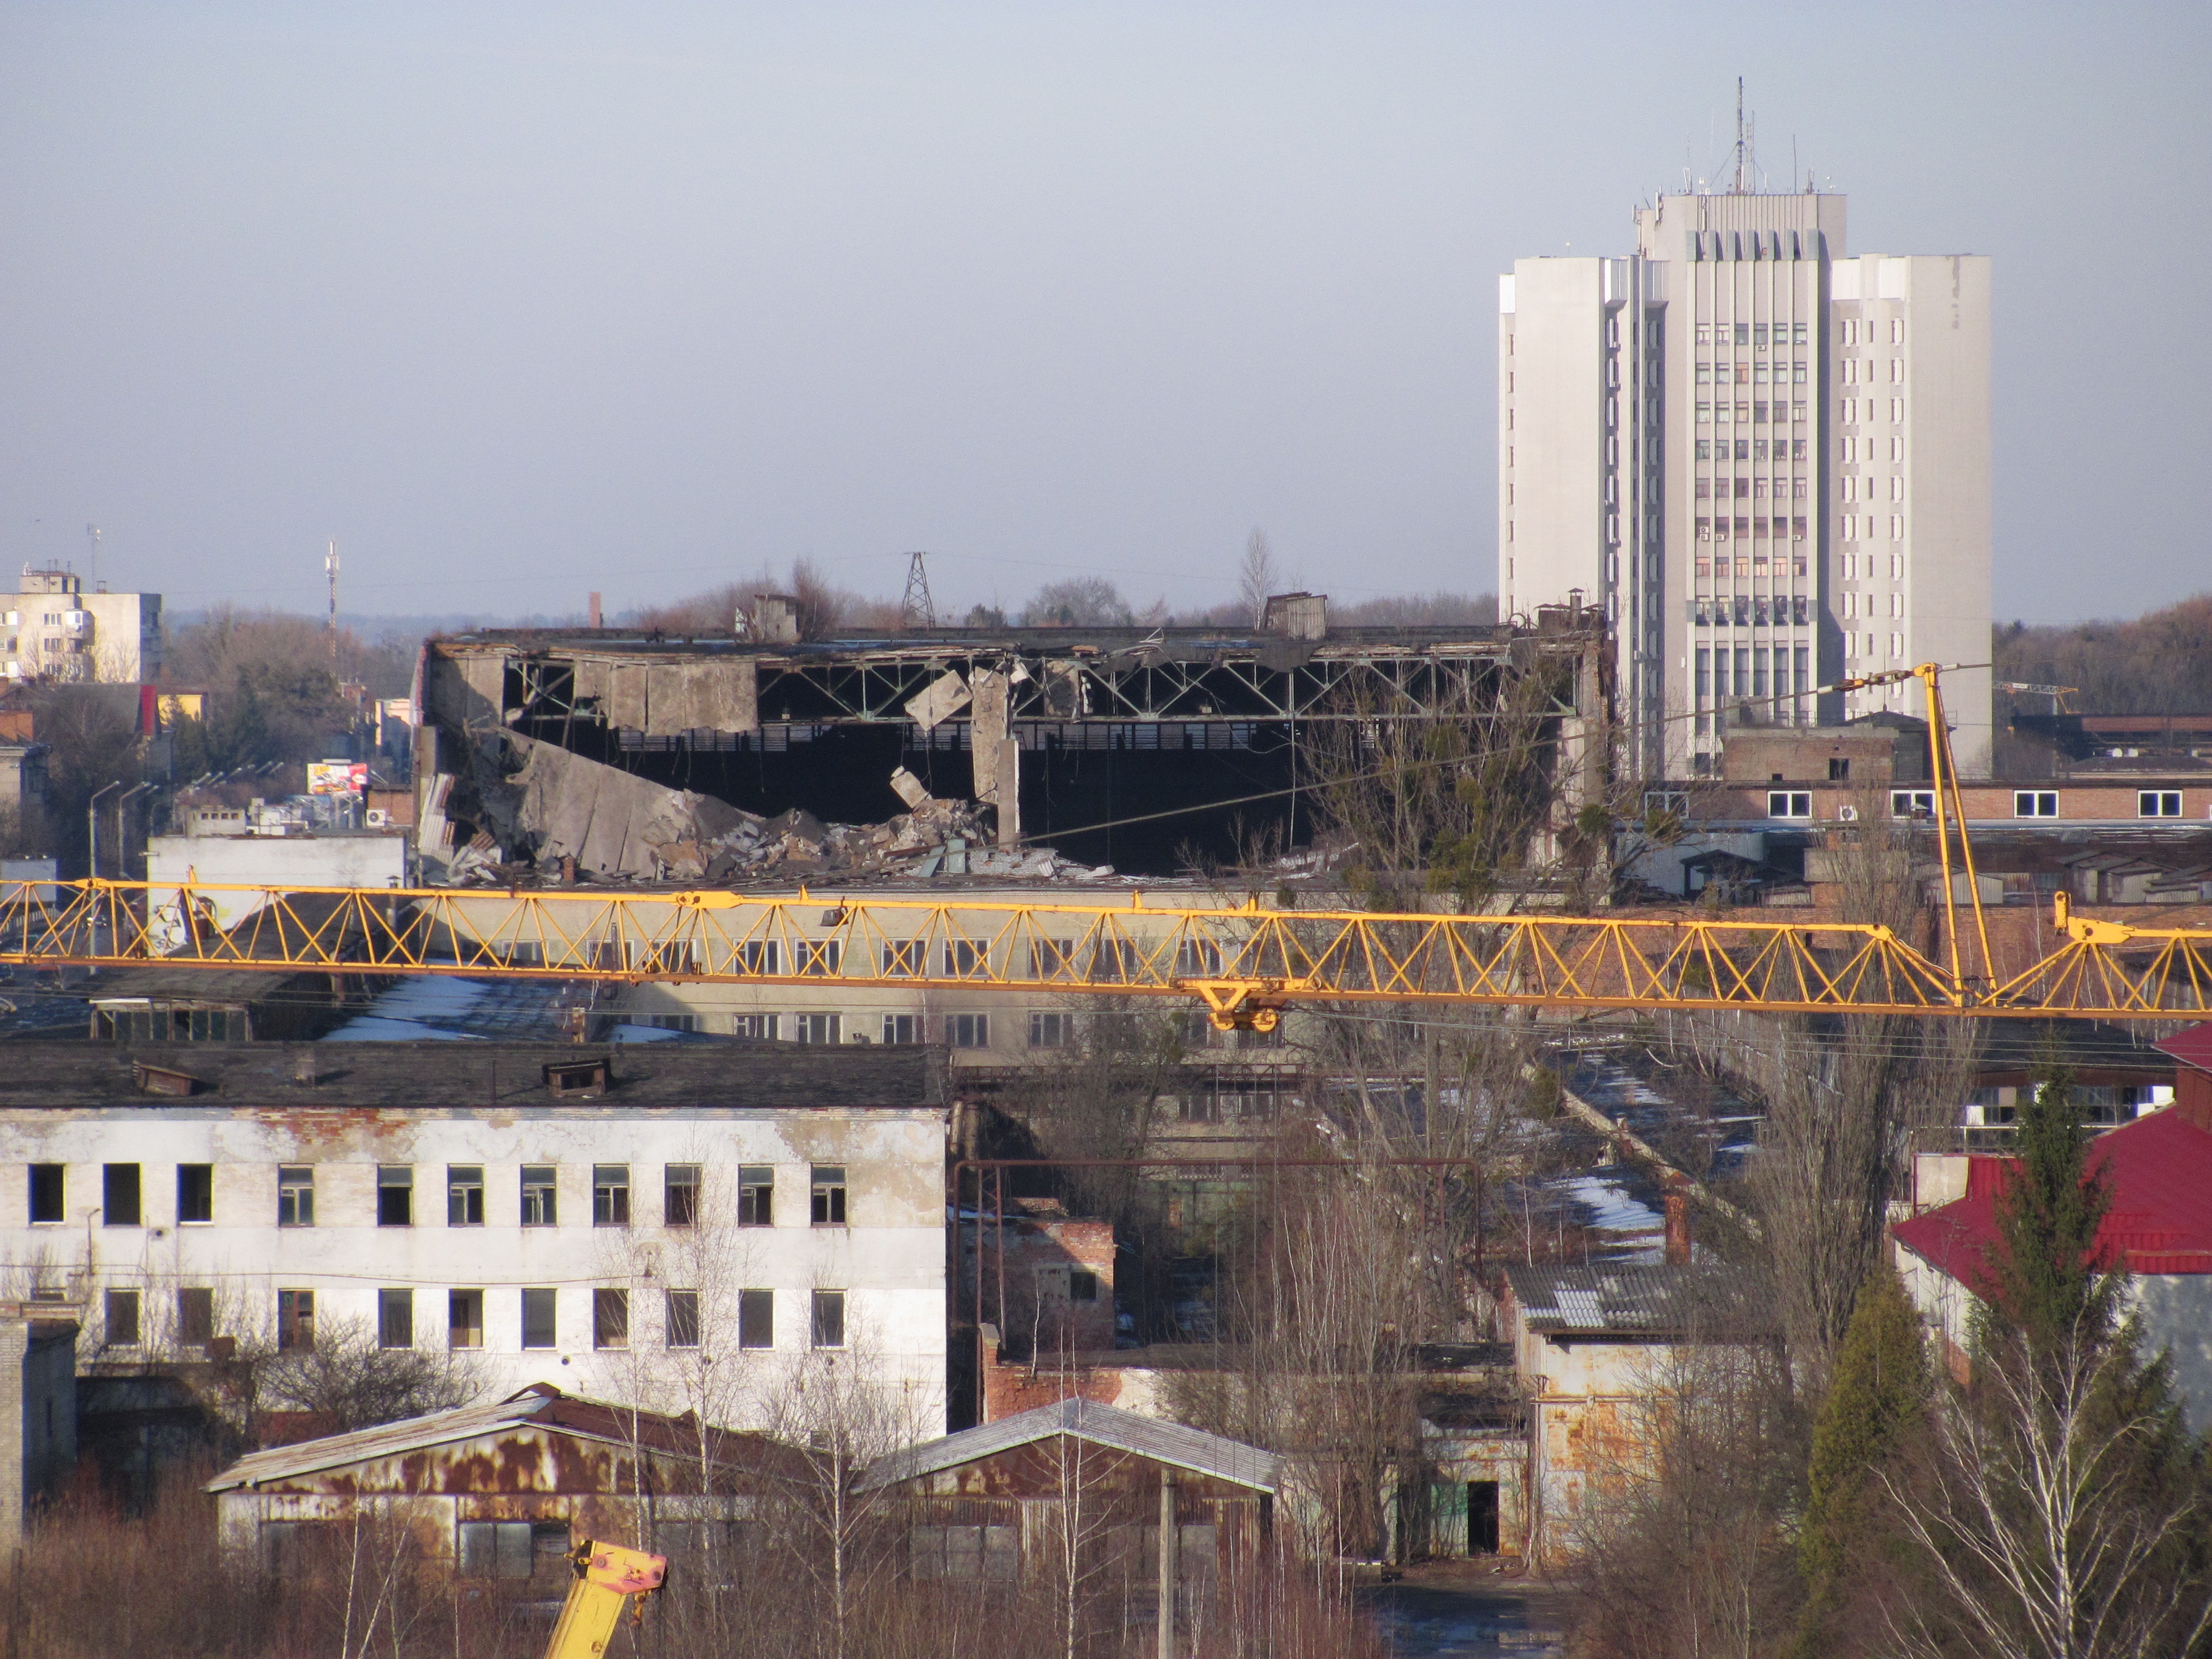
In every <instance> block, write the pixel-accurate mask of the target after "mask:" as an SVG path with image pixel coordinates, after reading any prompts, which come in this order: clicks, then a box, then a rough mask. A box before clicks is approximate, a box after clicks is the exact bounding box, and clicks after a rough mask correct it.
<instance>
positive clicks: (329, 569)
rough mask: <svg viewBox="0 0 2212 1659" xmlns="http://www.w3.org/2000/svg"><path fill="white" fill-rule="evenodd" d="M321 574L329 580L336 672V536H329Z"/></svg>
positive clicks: (332, 657) (333, 663)
mask: <svg viewBox="0 0 2212 1659" xmlns="http://www.w3.org/2000/svg"><path fill="white" fill-rule="evenodd" d="M323 574H325V575H326V576H328V577H329V578H330V580H331V674H332V675H333V676H335V675H336V674H337V671H338V538H337V537H335V536H333V537H331V550H330V551H329V552H328V553H326V554H325V555H324V556H323Z"/></svg>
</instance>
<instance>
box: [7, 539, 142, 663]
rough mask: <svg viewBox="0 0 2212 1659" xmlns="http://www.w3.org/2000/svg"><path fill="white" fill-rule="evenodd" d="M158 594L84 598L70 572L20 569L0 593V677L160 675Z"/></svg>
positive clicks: (76, 577) (100, 593) (95, 594)
mask: <svg viewBox="0 0 2212 1659" xmlns="http://www.w3.org/2000/svg"><path fill="white" fill-rule="evenodd" d="M160 671H161V595H160V594H159V593H110V592H107V591H106V589H105V588H101V589H98V590H96V591H94V592H90V593H88V592H85V591H84V579H83V578H82V576H79V575H76V574H75V573H73V572H71V571H67V570H58V569H53V568H47V569H45V570H33V569H32V568H30V567H29V566H25V567H24V568H23V574H22V577H21V580H19V581H18V582H17V583H16V586H15V592H12V593H6V592H0V674H4V675H5V676H6V678H9V679H11V680H28V679H42V678H43V679H55V680H93V681H98V682H100V683H102V684H109V685H143V684H148V683H149V681H151V680H152V679H153V678H155V675H157V674H158V673H159V672H160Z"/></svg>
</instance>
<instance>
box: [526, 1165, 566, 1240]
mask: <svg viewBox="0 0 2212 1659" xmlns="http://www.w3.org/2000/svg"><path fill="white" fill-rule="evenodd" d="M553 1172H554V1166H553V1165H552V1164H524V1165H523V1166H522V1225H524V1226H526V1227H555V1226H558V1225H560V1219H561V1206H560V1200H559V1196H558V1194H556V1191H555V1188H554V1182H553Z"/></svg>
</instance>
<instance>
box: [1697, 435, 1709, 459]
mask: <svg viewBox="0 0 2212 1659" xmlns="http://www.w3.org/2000/svg"><path fill="white" fill-rule="evenodd" d="M1697 444H1698V454H1697V459H1699V460H1701V461H1710V460H1711V459H1712V458H1713V441H1712V440H1711V438H1700V439H1699V440H1698V441H1697Z"/></svg>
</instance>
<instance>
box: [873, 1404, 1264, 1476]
mask: <svg viewBox="0 0 2212 1659" xmlns="http://www.w3.org/2000/svg"><path fill="white" fill-rule="evenodd" d="M1061 1434H1067V1435H1073V1436H1074V1437H1076V1438H1078V1439H1079V1440H1085V1441H1088V1442H1089V1443H1091V1444H1092V1445H1094V1446H1104V1447H1107V1448H1109V1449H1112V1450H1115V1451H1125V1452H1129V1453H1132V1454H1133V1455H1136V1456H1139V1457H1146V1458H1150V1459H1151V1460H1152V1462H1156V1463H1166V1464H1169V1465H1170V1466H1172V1467H1174V1468H1179V1469H1188V1470H1189V1471H1190V1472H1191V1473H1192V1474H1205V1475H1211V1476H1212V1477H1213V1478H1214V1479H1215V1480H1226V1481H1229V1482H1231V1484H1233V1485H1236V1486H1249V1487H1251V1488H1252V1489H1253V1490H1254V1491H1255V1492H1273V1491H1274V1490H1275V1485H1276V1479H1277V1472H1278V1469H1279V1466H1280V1463H1281V1461H1282V1460H1281V1459H1279V1458H1278V1457H1277V1456H1276V1455H1275V1454H1274V1453H1273V1452H1269V1451H1262V1450H1261V1449H1260V1448H1259V1447H1257V1446H1248V1445H1246V1444H1245V1443H1243V1441H1241V1440H1229V1439H1225V1438H1224V1437H1221V1436H1220V1435H1218V1434H1207V1433H1206V1431H1203V1430H1201V1429H1192V1428H1186V1427H1184V1426H1183V1425H1182V1424H1180V1423H1169V1422H1165V1421H1164V1420H1162V1419H1159V1418H1157V1417H1142V1416H1139V1414H1138V1413H1135V1412H1126V1411H1123V1410H1121V1408H1120V1407H1115V1406H1102V1405H1100V1404H1099V1403H1098V1402H1097V1401H1092V1400H1083V1399H1071V1400H1063V1401H1060V1402H1059V1403H1058V1404H1056V1405H1051V1406H1039V1407H1036V1408H1035V1409H1034V1410H1031V1411H1025V1412H1018V1413H1015V1414H1014V1415H1013V1416H1012V1417H1003V1418H1000V1419H999V1420H998V1421H997V1422H995V1423H986V1424H984V1425H982V1426H981V1427H980V1428H974V1429H963V1431H961V1432H960V1433H958V1434H951V1435H947V1436H945V1438H944V1439H942V1440H932V1441H929V1442H927V1443H925V1444H923V1445H920V1446H909V1447H908V1448H907V1449H905V1450H903V1451H896V1452H893V1453H891V1454H890V1455H889V1456H886V1457H879V1458H878V1459H877V1460H876V1461H875V1462H873V1463H871V1464H870V1465H869V1466H868V1468H867V1472H866V1474H863V1475H862V1476H861V1477H860V1486H861V1489H862V1490H863V1491H869V1490H872V1489H874V1488H876V1487H878V1486H896V1485H897V1484H898V1483H899V1482H901V1481H902V1480H915V1479H918V1478H919V1477H921V1476H922V1475H925V1474H937V1473H938V1472H939V1470H943V1469H952V1468H959V1467H960V1466H962V1465H963V1464H965V1463H974V1462H979V1461H980V1460H981V1459H983V1458H986V1457H992V1456H995V1455H998V1454H999V1453H1000V1452H1007V1451H1012V1450H1013V1449H1015V1448H1016V1447H1018V1446H1027V1445H1032V1444H1034V1443H1036V1442H1037V1441H1040V1440H1049V1439H1051V1438H1052V1437H1054V1435H1061Z"/></svg>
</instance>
